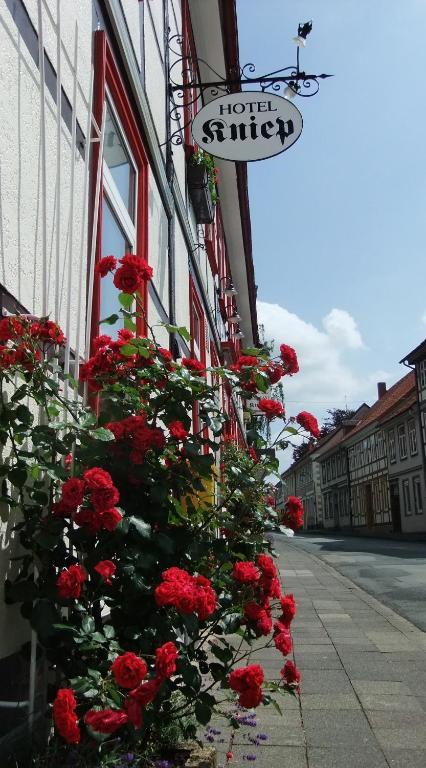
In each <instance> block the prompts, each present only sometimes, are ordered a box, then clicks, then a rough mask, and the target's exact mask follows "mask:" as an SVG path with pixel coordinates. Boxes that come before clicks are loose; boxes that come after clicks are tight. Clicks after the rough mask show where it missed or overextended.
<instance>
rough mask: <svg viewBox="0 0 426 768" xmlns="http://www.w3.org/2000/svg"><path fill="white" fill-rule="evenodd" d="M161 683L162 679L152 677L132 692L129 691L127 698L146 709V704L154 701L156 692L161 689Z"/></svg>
mask: <svg viewBox="0 0 426 768" xmlns="http://www.w3.org/2000/svg"><path fill="white" fill-rule="evenodd" d="M163 679H164V678H163ZM161 683H162V679H159V678H158V677H153V678H152V679H151V680H148V681H147V682H146V683H142V684H141V685H139V687H138V688H135V689H134V690H133V691H130V693H129V697H130V698H132V699H135V700H136V701H137V702H138V703H139V704H141V705H142V706H143V707H147V706H148V704H151V701H154V699H155V697H156V695H157V693H158V691H159V690H160V688H161Z"/></svg>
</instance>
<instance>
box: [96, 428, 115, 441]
mask: <svg viewBox="0 0 426 768" xmlns="http://www.w3.org/2000/svg"><path fill="white" fill-rule="evenodd" d="M92 437H94V438H95V439H96V440H102V441H103V442H109V441H110V440H115V435H114V432H111V430H110V429H105V427H98V428H97V429H94V430H93V432H92Z"/></svg>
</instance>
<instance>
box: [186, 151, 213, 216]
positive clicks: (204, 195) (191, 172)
mask: <svg viewBox="0 0 426 768" xmlns="http://www.w3.org/2000/svg"><path fill="white" fill-rule="evenodd" d="M187 183H188V191H189V197H190V200H191V203H192V207H193V209H194V213H195V218H196V221H197V224H211V223H212V221H214V209H215V206H214V202H213V200H212V195H211V191H210V186H209V177H208V173H207V169H206V168H205V166H204V165H202V164H200V165H194V164H193V163H188V168H187Z"/></svg>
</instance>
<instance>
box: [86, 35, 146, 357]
mask: <svg viewBox="0 0 426 768" xmlns="http://www.w3.org/2000/svg"><path fill="white" fill-rule="evenodd" d="M94 71H95V74H94V84H93V116H94V119H95V120H96V123H97V125H98V126H101V124H102V115H103V110H104V104H105V101H106V95H107V94H106V89H107V86H108V89H109V92H110V94H111V99H112V101H113V103H114V107H115V109H116V111H117V114H118V116H119V118H120V122H121V125H122V127H123V131H124V133H125V136H126V140H127V142H128V144H129V146H130V148H131V151H132V155H133V158H134V160H135V162H136V166H137V170H138V181H137V190H136V198H137V205H136V220H137V225H136V253H138V254H140V255H141V256H143V257H144V258H145V259H146V260H147V261H148V260H149V259H148V169H149V162H148V155H147V153H146V150H145V147H144V144H143V142H142V138H141V129H140V126H139V123H138V120H137V118H136V115H135V112H134V109H133V106H132V103H131V100H130V97H129V94H128V91H127V87H126V85H125V83H124V81H123V78H122V77H121V74H120V71H119V67H118V64H117V61H116V59H115V57H114V54H113V52H112V49H111V46H110V44H109V42H108V39H107V36H106V34H105V32H103V31H102V30H99V31H97V32H95V33H94ZM93 136H94V138H96V134H93ZM102 162H103V159H102V157H100V145H99V143H98V142H95V143H94V145H93V158H92V189H91V194H90V216H89V225H90V229H89V232H92V227H93V216H94V211H95V195H96V189H95V179H96V176H97V170H98V165H99V163H102ZM100 173H101V184H100V192H99V195H100V200H99V213H98V221H97V224H96V247H95V265H96V264H97V262H98V261H99V259H100V258H101V256H102V206H103V179H102V167H101V170H100ZM123 255H124V254H123ZM93 279H94V283H93V305H92V321H91V340H93V339H94V338H95V337H96V336H98V335H99V321H100V320H101V318H100V299H101V278H100V277H99V275H97V274H96V271H95V273H94V278H93ZM141 299H142V303H143V306H144V310H145V314H146V315H147V312H148V286H147V284H145V285H144V288H143V291H142V293H141ZM146 331H147V318H144V319H143V318H138V319H137V332H138V334H140V335H144V334H146ZM92 351H93V350H92Z"/></svg>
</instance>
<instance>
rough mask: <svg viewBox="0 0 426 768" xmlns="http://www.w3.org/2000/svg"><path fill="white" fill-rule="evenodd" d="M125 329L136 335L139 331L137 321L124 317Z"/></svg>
mask: <svg viewBox="0 0 426 768" xmlns="http://www.w3.org/2000/svg"><path fill="white" fill-rule="evenodd" d="M124 327H125V328H126V330H127V331H133V333H136V331H137V325H136V323H135V321H134V320H132V318H131V317H128V316H125V317H124Z"/></svg>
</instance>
